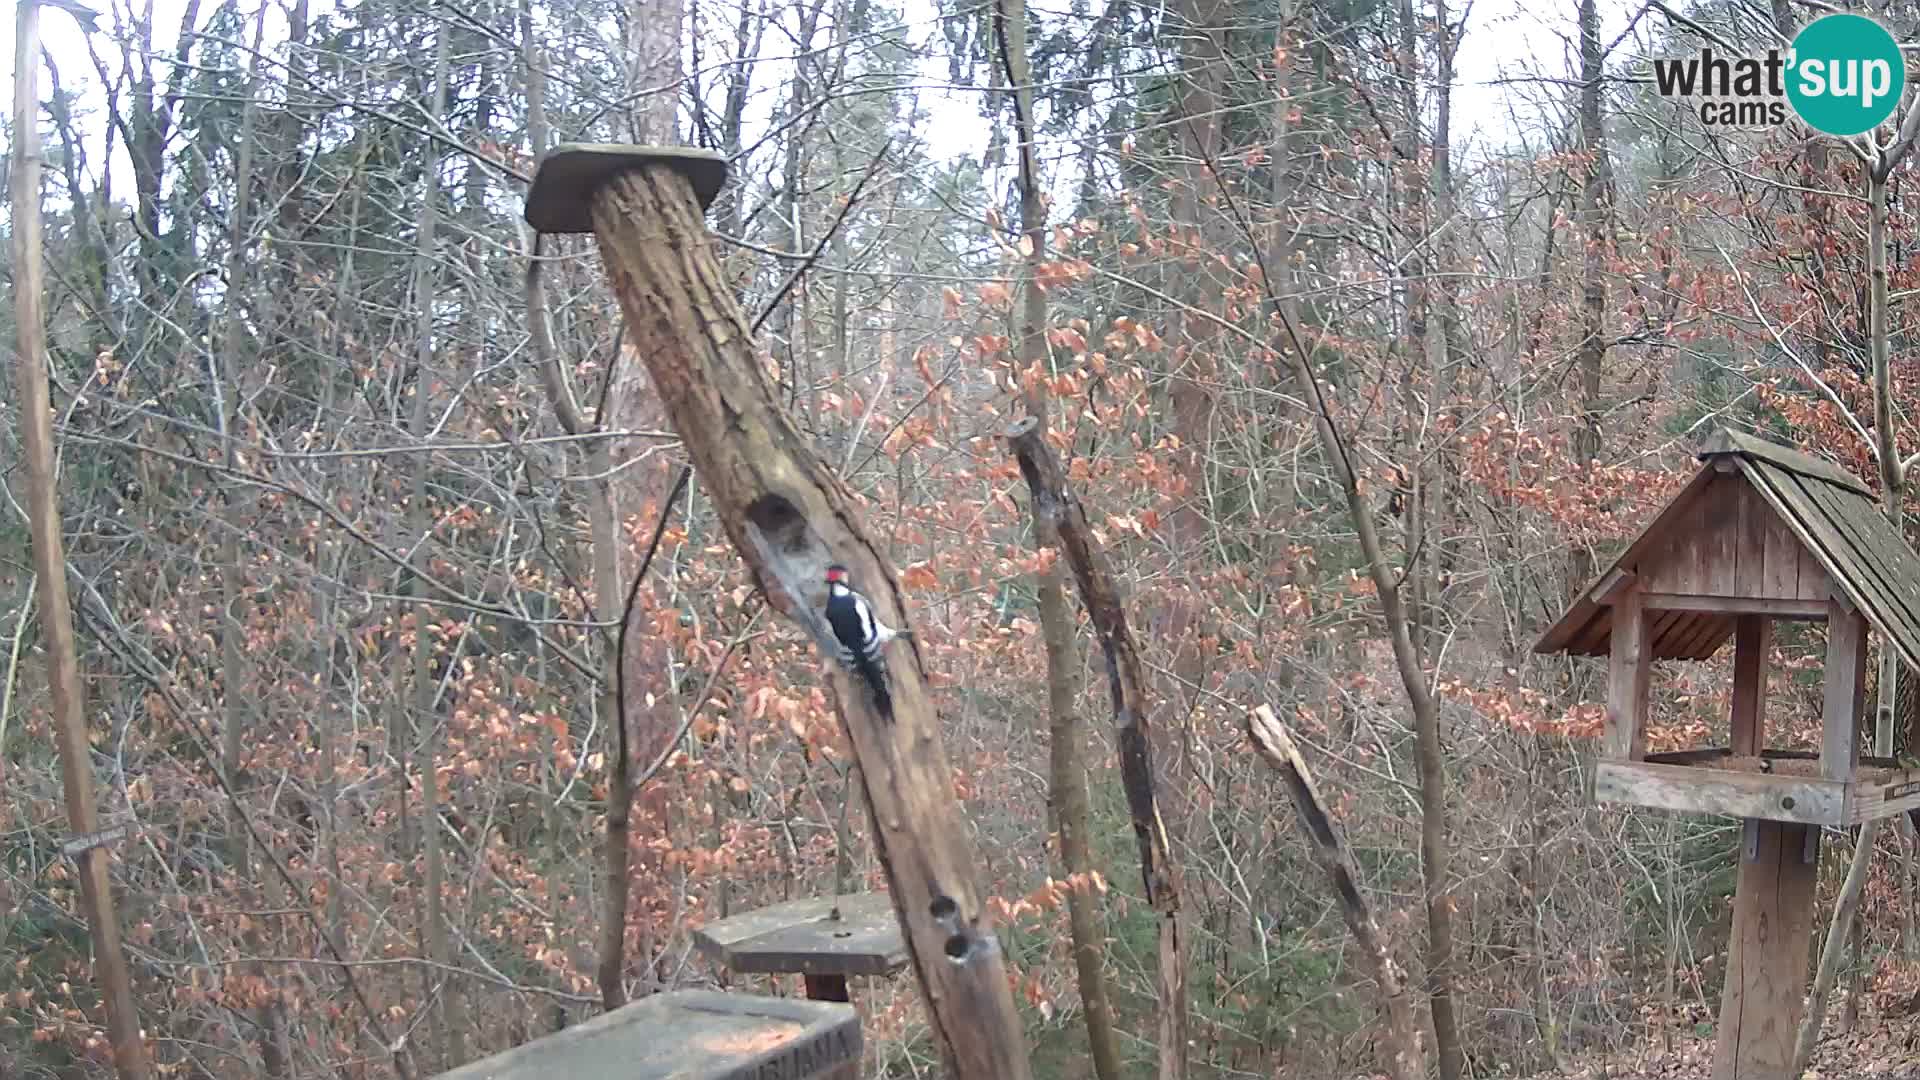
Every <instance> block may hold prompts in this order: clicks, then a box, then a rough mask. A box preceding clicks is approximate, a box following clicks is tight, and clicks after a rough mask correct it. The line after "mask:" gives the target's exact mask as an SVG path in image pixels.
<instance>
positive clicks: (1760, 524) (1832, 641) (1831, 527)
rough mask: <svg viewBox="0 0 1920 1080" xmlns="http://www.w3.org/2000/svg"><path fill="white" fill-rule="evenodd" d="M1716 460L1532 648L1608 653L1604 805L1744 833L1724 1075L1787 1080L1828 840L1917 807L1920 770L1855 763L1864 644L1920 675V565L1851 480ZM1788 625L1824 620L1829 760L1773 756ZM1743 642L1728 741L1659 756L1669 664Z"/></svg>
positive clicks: (1749, 448)
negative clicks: (1659, 675) (1649, 742)
mask: <svg viewBox="0 0 1920 1080" xmlns="http://www.w3.org/2000/svg"><path fill="white" fill-rule="evenodd" d="M1699 456H1700V458H1701V460H1702V462H1703V466H1702V468H1701V469H1700V471H1699V472H1698V473H1696V474H1695V475H1694V477H1693V479H1692V480H1691V481H1690V482H1689V483H1688V484H1687V486H1686V487H1685V488H1684V489H1683V490H1682V491H1681V492H1680V493H1679V494H1678V495H1677V496H1675V497H1674V499H1673V501H1671V502H1670V503H1668V504H1667V506H1666V507H1665V508H1664V509H1663V510H1662V511H1661V512H1660V514H1659V515H1658V516H1657V517H1655V518H1654V520H1653V523H1652V524H1651V525H1649V526H1647V528H1646V529H1645V530H1644V531H1643V532H1642V533H1641V534H1640V535H1639V537H1637V538H1636V539H1635V540H1634V541H1633V543H1632V544H1630V545H1629V546H1628V548H1627V550H1626V552H1625V553H1624V554H1622V555H1621V556H1620V558H1619V559H1617V560H1615V562H1614V564H1613V565H1612V566H1611V567H1609V568H1608V569H1607V571H1606V572H1605V573H1603V574H1602V575H1601V576H1600V578H1599V580H1598V581H1596V582H1595V583H1594V584H1593V585H1592V586H1591V587H1590V588H1588V589H1587V590H1586V591H1584V592H1582V593H1581V594H1580V595H1579V596H1578V597H1577V598H1576V599H1575V600H1574V602H1573V604H1572V605H1571V606H1570V607H1569V608H1568V609H1567V611H1566V613H1565V614H1563V615H1562V616H1561V617H1560V619H1559V621H1558V622H1556V623H1555V624H1554V625H1553V627H1552V628H1551V629H1549V630H1548V631H1547V632H1546V634H1545V635H1543V636H1542V637H1541V639H1540V641H1539V642H1538V643H1537V644H1536V645H1535V646H1534V650H1535V651H1536V652H1541V653H1566V654H1569V655H1574V656H1604V657H1606V658H1607V673H1608V674H1607V713H1606V730H1605V736H1604V739H1603V741H1602V744H1601V748H1600V755H1599V757H1600V760H1599V762H1598V763H1597V764H1596V765H1595V767H1594V797H1595V799H1596V800H1598V801H1600V802H1607V803H1618V804H1627V805H1633V806H1646V807H1652V808H1655V809H1661V810H1673V811H1680V812H1687V813H1700V814H1714V815H1723V816H1732V817H1737V818H1740V819H1742V821H1743V822H1744V824H1743V828H1742V845H1741V847H1742V851H1741V858H1740V871H1739V879H1738V882H1737V883H1736V885H1735V892H1734V912H1733V945H1732V948H1731V950H1730V952H1729V957H1728V970H1727V982H1726V990H1725V994H1724V996H1723V998H1722V1000H1721V1012H1720V1024H1719V1036H1718V1045H1717V1047H1716V1049H1715V1058H1714V1074H1713V1075H1714V1078H1715V1080H1786V1078H1787V1072H1788V1070H1789V1069H1790V1068H1791V1062H1792V1057H1793V1043H1794V1038H1795V1035H1796V1032H1797V1029H1798V1027H1799V1023H1800V1015H1801V1012H1802V1010H1803V1007H1804V1006H1803V1003H1802V995H1803V992H1804V990H1805V987H1806V980H1807V970H1806V968H1807V952H1808V949H1807V946H1808V943H1809V940H1810V937H1811V934H1812V925H1813V896H1814V890H1813V885H1814V871H1815V868H1816V867H1815V863H1816V858H1817V853H1818V850H1819V839H1820V830H1821V829H1822V828H1823V827H1826V826H1834V827H1844V826H1849V825H1857V824H1861V823H1863V822H1867V821H1872V820H1874V819H1877V818H1884V817H1891V816H1893V815H1895V814H1900V813H1906V812H1910V811H1914V810H1916V809H1920V769H1907V768H1903V767H1901V766H1900V765H1899V764H1898V763H1897V762H1895V761H1893V760H1890V759H1887V758H1882V757H1868V758H1862V756H1861V754H1860V737H1861V732H1860V728H1861V724H1860V721H1861V717H1862V716H1863V715H1865V712H1866V710H1865V704H1866V701H1865V698H1866V666H1867V633H1868V631H1869V630H1870V629H1871V630H1872V631H1875V632H1877V633H1878V634H1879V635H1880V639H1881V643H1882V647H1883V648H1884V649H1887V650H1891V651H1892V652H1893V653H1894V654H1895V655H1897V656H1898V658H1899V659H1900V661H1901V663H1902V665H1903V666H1904V667H1905V668H1906V669H1907V671H1908V672H1912V671H1913V670H1915V669H1920V556H1916V555H1915V554H1914V552H1913V549H1912V548H1910V547H1908V546H1907V542H1906V539H1905V538H1904V537H1903V536H1902V535H1901V533H1900V530H1899V529H1898V528H1896V527H1895V526H1894V525H1893V524H1892V523H1890V522H1889V521H1888V520H1887V519H1886V517H1885V516H1884V515H1883V514H1882V513H1881V511H1880V508H1879V503H1878V500H1877V499H1876V498H1875V496H1874V494H1873V491H1872V489H1871V488H1869V487H1867V485H1866V484H1864V483H1862V482H1861V481H1860V480H1859V478H1857V477H1855V476H1853V475H1852V474H1850V473H1848V472H1846V471H1845V470H1843V469H1841V468H1839V467H1838V466H1836V465H1833V464H1831V463H1829V462H1826V461H1823V460H1821V459H1819V458H1815V457H1812V456H1810V455H1808V454H1804V453H1801V452H1800V451H1797V450H1794V449H1791V448H1789V447H1785V446H1780V445H1778V444H1776V443H1772V442H1768V441H1766V440H1763V439H1758V438H1755V437H1753V436H1750V435H1743V434H1740V433H1738V432H1733V431H1722V432H1720V433H1719V434H1718V435H1716V436H1715V437H1714V438H1713V439H1711V440H1710V441H1709V442H1708V444H1707V445H1706V446H1705V447H1704V448H1703V449H1702V450H1701V451H1700V455H1699ZM1779 620H1793V621H1805V622H1824V623H1826V624H1827V646H1826V663H1825V670H1824V672H1823V681H1824V687H1823V691H1822V697H1823V701H1822V709H1821V724H1820V729H1821V734H1820V748H1819V750H1818V751H1795V750H1787V749H1781V748H1774V747H1769V746H1768V745H1767V722H1766V685H1767V681H1766V661H1767V654H1768V652H1769V651H1770V648H1771V643H1772V633H1773V624H1774V623H1775V622H1776V621H1779ZM1729 640H1731V641H1732V642H1733V647H1734V652H1733V701H1732V707H1731V716H1730V723H1729V732H1730V743H1731V745H1729V746H1724V747H1701V748H1696V749H1690V750H1684V751H1680V752H1676V753H1659V754H1649V753H1647V752H1646V733H1647V726H1648V719H1649V717H1648V711H1649V688H1650V683H1651V676H1652V668H1653V662H1654V661H1656V660H1704V659H1707V658H1709V657H1712V656H1713V655H1715V654H1716V653H1718V652H1719V651H1720V649H1721V648H1722V647H1723V646H1724V645H1726V643H1727V642H1728V641H1729Z"/></svg>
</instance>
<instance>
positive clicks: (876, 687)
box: [853, 655, 893, 720]
mask: <svg viewBox="0 0 1920 1080" xmlns="http://www.w3.org/2000/svg"><path fill="white" fill-rule="evenodd" d="M853 670H854V673H855V674H857V675H859V676H860V678H861V680H862V681H863V682H865V683H866V684H867V689H868V691H870V692H871V693H872V695H873V707H874V708H875V709H877V710H879V713H880V717H881V719H883V720H892V719H893V697H892V695H890V694H889V693H888V692H887V668H886V665H885V664H884V663H882V662H881V661H880V659H879V658H878V657H875V658H873V659H871V660H869V659H867V658H866V657H864V656H859V655H855V657H854V659H853Z"/></svg>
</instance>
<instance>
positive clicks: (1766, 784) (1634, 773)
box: [1593, 746, 1920, 827]
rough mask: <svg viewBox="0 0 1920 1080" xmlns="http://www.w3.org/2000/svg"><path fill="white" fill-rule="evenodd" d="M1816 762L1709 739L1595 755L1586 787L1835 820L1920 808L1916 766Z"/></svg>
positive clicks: (1606, 794)
mask: <svg viewBox="0 0 1920 1080" xmlns="http://www.w3.org/2000/svg"><path fill="white" fill-rule="evenodd" d="M1821 769H1822V766H1821V764H1820V755H1818V754H1814V753H1809V752H1807V751H1804V750H1762V751H1760V752H1759V753H1758V754H1735V753H1734V752H1733V751H1732V750H1731V749H1729V748H1728V747H1724V746H1712V747H1707V748H1705V749H1702V750H1679V751H1675V752H1673V753H1666V754H1648V755H1647V756H1646V758H1645V759H1644V760H1641V761H1610V760H1609V761H1601V762H1600V763H1598V764H1597V765H1596V766H1595V767H1594V775H1593V793H1594V797H1595V798H1596V799H1598V800H1599V801H1601V802H1616V803H1632V804H1635V805H1638V806H1650V807H1655V808H1658V809H1662V810H1679V811H1691V812H1696V813H1711V814H1722V815H1727V816H1730V817H1738V818H1752V819H1764V820H1773V821H1789V822H1797V823H1799V824H1802V825H1832V826H1835V827H1842V826H1848V825H1859V824H1861V823H1863V822H1866V821H1870V820H1872V819H1874V818H1884V817H1892V816H1893V815H1895V814H1904V813H1907V812H1909V811H1911V810H1914V809H1920V769H1908V768H1904V767H1902V766H1901V765H1900V764H1899V763H1897V762H1896V761H1894V760H1893V759H1892V758H1876V757H1862V758H1861V759H1860V761H1859V764H1858V765H1857V766H1856V767H1855V768H1854V773H1853V779H1852V780H1833V779H1829V778H1827V777H1826V776H1824V775H1822V771H1821Z"/></svg>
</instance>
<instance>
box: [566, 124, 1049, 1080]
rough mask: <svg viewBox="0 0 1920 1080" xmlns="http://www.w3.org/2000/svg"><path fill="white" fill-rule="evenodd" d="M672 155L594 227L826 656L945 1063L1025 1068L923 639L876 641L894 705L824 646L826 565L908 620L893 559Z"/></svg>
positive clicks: (609, 196)
mask: <svg viewBox="0 0 1920 1080" xmlns="http://www.w3.org/2000/svg"><path fill="white" fill-rule="evenodd" d="M548 164H549V165H550V164H551V162H549V163H548ZM545 167H547V166H545V165H543V168H545ZM683 167H687V168H691V166H685V165H684V159H674V158H672V157H667V156H662V155H653V154H642V155H632V156H630V157H628V158H627V160H626V161H625V162H624V163H623V170H624V171H620V172H618V173H617V175H613V176H611V177H610V178H608V179H606V180H604V181H602V182H601V183H600V184H599V185H598V187H597V188H596V189H595V193H594V195H593V196H592V199H591V206H592V211H591V222H592V227H593V231H594V234H595V236H596V238H597V239H598V240H599V246H600V253H601V257H602V259H603V261H604V262H605V264H606V267H607V272H608V276H609V278H610V279H611V282H612V285H613V290H614V292H615V293H616V294H617V295H618V297H619V300H620V306H621V310H622V312H623V314H624V315H625V317H626V323H627V327H628V332H629V334H630V335H631V337H632V340H633V346H634V351H635V353H636V354H637V355H638V356H640V357H641V358H642V359H643V360H644V361H645V363H646V365H647V370H648V372H649V374H650V375H651V376H652V380H653V385H654V387H655V389H656V390H657V391H658V392H659V394H660V399H661V402H662V403H663V405H664V406H665V408H666V411H667V414H668V416H669V417H670V418H671V419H672V422H673V426H674V428H675V429H676V430H677V431H678V432H679V434H680V437H681V439H682V440H683V443H684V445H685V447H686V450H687V454H688V456H689V457H690V458H691V459H692V461H693V465H694V468H695V470H696V471H697V472H698V473H699V476H700V480H701V489H702V490H703V491H705V492H706V493H707V494H708V496H709V497H710V499H711V500H712V504H713V508H714V511H715V513H716V515H717V516H718V518H719V520H720V523H721V525H722V526H723V527H724V528H725V530H726V532H727V536H728V538H729V539H730V540H731V541H732V543H733V546H734V548H735V550H737V551H739V552H740V554H741V556H742V557H743V558H744V559H745V560H746V564H747V567H748V569H749V571H750V572H751V573H752V576H753V580H754V582H755V584H756V585H757V586H758V588H759V589H760V591H761V592H762V593H764V594H765V595H766V597H767V599H768V602H769V604H770V605H771V606H772V607H773V608H774V610H776V611H778V612H779V613H780V614H781V615H783V616H784V617H786V618H787V619H788V620H790V621H791V622H793V623H795V624H797V625H798V626H799V627H801V628H802V629H804V630H805V631H807V633H808V635H809V636H810V637H811V638H812V639H813V641H814V643H815V645H816V646H817V647H818V649H819V651H820V652H819V654H820V656H821V657H822V658H823V659H825V660H826V662H825V663H824V664H823V666H824V667H825V669H826V672H827V677H828V681H829V683H830V685H831V686H832V688H833V691H834V694H833V696H834V699H835V701H836V704H837V707H838V710H839V714H840V720H841V724H842V727H843V728H844V730H845V731H846V734H847V737H848V741H849V742H850V743H851V744H852V746H853V751H854V755H855V758H856V761H857V764H858V766H859V775H860V781H861V785H862V787H863V788H864V792H865V795H866V798H867V804H868V808H869V810H870V811H871V814H872V819H873V842H874V850H875V853H876V855H877V856H878V858H879V861H880V864H881V866H882V867H883V868H884V869H885V871H886V874H887V879H888V882H889V884H890V886H891V888H890V889H889V891H888V895H889V896H891V897H892V898H893V903H894V910H895V912H896V913H897V914H898V915H899V918H900V922H901V927H902V930H903V936H904V937H905V939H906V945H907V951H908V954H909V955H910V956H911V958H912V960H913V966H914V970H915V972H916V974H917V975H918V976H919V980H920V985H921V990H922V1000H923V1001H924V1002H925V1003H926V1006H927V1011H928V1014H929V1020H930V1022H931V1026H932V1029H933V1035H934V1042H935V1045H937V1046H938V1047H939V1048H940V1051H941V1056H942V1057H943V1058H944V1059H945V1062H946V1065H947V1071H948V1073H949V1074H951V1075H955V1076H959V1077H962V1078H966V1080H974V1078H978V1080H1027V1077H1029V1076H1030V1075H1031V1074H1030V1071H1029V1066H1028V1062H1027V1050H1026V1042H1025V1039H1024V1037H1023V1036H1022V1034H1021V1030H1020V1020H1019V1015H1018V1013H1017V1012H1016V1011H1015V1010H1014V1004H1013V995H1012V992H1011V990H1010V988H1009V986H1008V978H1007V968H1006V961H1005V957H1004V956H1003V955H1002V953H1001V951H1000V944H999V940H998V938H997V937H996V936H995V933H994V927H993V917H992V913H991V912H990V911H989V910H988V908H987V907H986V904H985V901H984V898H983V896H982V895H981V891H980V887H979V880H978V871H977V869H976V867H975V863H974V853H973V848H972V842H971V840H970V839H969V838H968V835H967V832H966V829H965V827H964V826H963V825H962V824H961V821H962V818H961V813H960V807H959V804H958V802H957V800H956V799H955V797H954V793H953V784H952V769H951V768H950V766H949V765H948V763H947V755H946V749H945V747H944V745H943V743H942V741H941V738H940V731H939V725H938V721H937V718H936V716H935V713H934V707H933V699H932V696H931V693H930V690H929V686H928V680H927V674H926V670H925V667H924V661H923V659H922V657H921V655H920V651H919V648H918V646H917V644H915V643H914V640H913V639H912V637H911V636H907V637H904V638H901V639H896V640H894V641H892V642H890V643H889V644H888V645H887V646H886V653H885V657H884V660H885V666H886V669H887V672H888V678H887V687H888V692H889V701H890V707H889V708H881V707H880V706H879V705H878V703H877V702H876V701H875V699H874V698H873V697H872V696H871V695H869V694H868V693H867V691H866V689H865V686H864V684H863V682H862V681H861V680H860V679H859V678H857V677H855V676H853V675H852V674H851V673H850V672H849V671H848V670H847V669H846V668H844V667H843V666H842V665H840V664H839V663H837V662H835V661H834V660H833V659H832V658H833V657H834V656H835V655H836V653H837V649H838V646H837V643H836V641H835V638H834V636H833V632H832V631H831V630H830V629H829V628H828V627H827V626H826V622H825V618H824V616H823V614H822V611H821V609H822V606H823V605H824V602H825V590H824V587H823V583H824V580H825V572H826V568H827V567H828V566H829V565H831V564H834V563H838V564H840V565H842V566H845V567H847V569H848V570H849V571H850V573H851V575H852V576H853V578H854V580H855V581H856V582H858V583H859V584H860V585H861V586H862V587H863V591H864V592H865V593H866V595H867V598H868V600H869V601H870V602H871V603H872V604H873V607H874V614H875V616H876V617H878V618H879V619H880V621H882V622H884V623H886V624H888V625H890V626H894V627H898V628H900V629H901V630H903V631H906V630H909V629H910V626H909V620H908V619H907V617H906V603H905V599H904V598H903V597H902V596H901V595H900V591H899V585H898V581H897V578H896V575H895V572H894V569H893V566H892V563H891V561H890V560H889V559H888V557H887V555H886V552H885V546H884V543H883V542H882V541H880V540H877V539H876V538H875V537H874V536H873V535H872V534H871V533H870V532H869V530H868V528H867V526H866V524H865V517H864V515H863V514H862V513H861V512H860V510H859V509H858V508H857V507H856V505H855V503H854V499H853V495H852V492H851V491H850V490H848V488H847V487H846V485H845V483H844V482H842V481H841V479H840V477H839V476H838V475H837V474H835V473H834V472H832V471H831V470H830V469H828V468H827V467H826V466H825V465H824V464H822V463H821V462H820V460H819V459H818V458H817V457H816V456H815V454H814V452H813V448H812V446H811V445H810V444H809V442H808V441H807V439H806V438H805V437H804V436H802V435H801V433H800V431H799V429H798V428H797V427H796V426H795V424H794V422H793V419H792V417H791V416H790V415H789V414H788V413H787V411H786V410H785V409H784V408H782V407H781V406H780V404H779V403H778V401H777V400H776V398H775V391H774V387H773V385H772V383H771V380H770V378H769V376H768V373H767V370H766V368H765V367H764V366H763V365H762V364H761V363H759V361H758V359H757V357H756V356H755V352H754V348H753V344H752V341H753V338H752V333H751V331H750V330H749V328H748V326H747V320H746V316H745V313H744V312H743V311H742V310H741V307H740V303H739V301H738V300H737V299H735V298H734V296H733V295H732V293H731V292H729V291H728V290H727V287H726V284H725V280H724V276H723V274H722V271H721V267H720V263H719V260H718V259H717V258H716V257H715V256H714V252H713V244H712V241H711V239H710V237H709V236H708V234H707V230H706V226H705V223H704V221H703V220H702V218H701V214H700V205H701V204H700V202H699V198H698V195H697V192H696V189H695V188H694V186H693V183H692V182H691V180H690V179H689V176H688V173H687V172H684V171H682V168H683ZM559 182H560V181H555V183H559ZM537 190H538V181H537V180H536V191H537ZM536 201H537V200H536Z"/></svg>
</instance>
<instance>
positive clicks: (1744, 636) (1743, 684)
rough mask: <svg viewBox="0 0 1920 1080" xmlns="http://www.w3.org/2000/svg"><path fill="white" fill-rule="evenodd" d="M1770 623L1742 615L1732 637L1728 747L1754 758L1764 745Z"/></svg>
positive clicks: (1771, 623)
mask: <svg viewBox="0 0 1920 1080" xmlns="http://www.w3.org/2000/svg"><path fill="white" fill-rule="evenodd" d="M1772 645H1773V622H1772V620H1770V619H1768V618H1766V617H1765V616H1762V615H1742V616H1740V619H1739V622H1738V623H1736V624H1735V627H1734V635H1733V724H1732V729H1731V730H1732V738H1731V739H1730V740H1729V743H1730V745H1731V747H1732V750H1733V752H1734V753H1736V754H1742V755H1746V754H1758V753H1759V752H1760V750H1761V748H1762V747H1764V746H1765V745H1766V744H1767V729H1766V710H1767V707H1766V695H1767V651H1768V650H1769V649H1770V648H1771V647H1772Z"/></svg>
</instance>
